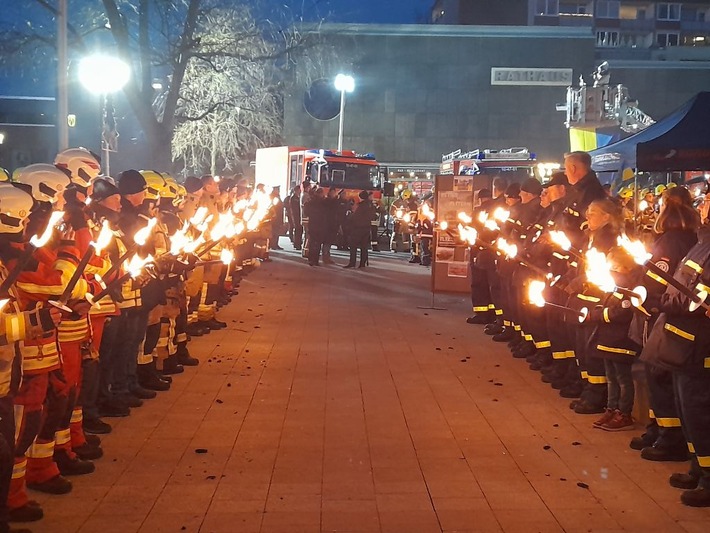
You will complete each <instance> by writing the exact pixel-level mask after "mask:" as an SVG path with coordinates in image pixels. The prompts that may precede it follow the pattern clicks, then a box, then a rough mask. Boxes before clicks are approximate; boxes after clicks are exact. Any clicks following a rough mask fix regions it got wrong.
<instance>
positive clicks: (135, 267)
mask: <svg viewBox="0 0 710 533" xmlns="http://www.w3.org/2000/svg"><path fill="white" fill-rule="evenodd" d="M153 260H154V259H153V256H152V255H150V254H149V255H148V257H146V258H145V259H143V258H141V257H139V256H138V254H136V255H134V256H133V257H131V258H130V259H129V260H128V263H126V270H127V271H128V273H129V274H130V275H131V277H132V278H133V279H135V278H137V277H138V276H140V274H141V272H142V271H143V268H144V267H145V265H147V264H148V263H152V262H153Z"/></svg>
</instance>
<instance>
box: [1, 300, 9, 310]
mask: <svg viewBox="0 0 710 533" xmlns="http://www.w3.org/2000/svg"><path fill="white" fill-rule="evenodd" d="M9 302H10V298H3V299H2V300H0V311H2V310H3V309H5V306H6V305H7V304H8V303H9Z"/></svg>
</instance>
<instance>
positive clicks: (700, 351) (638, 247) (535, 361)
mask: <svg viewBox="0 0 710 533" xmlns="http://www.w3.org/2000/svg"><path fill="white" fill-rule="evenodd" d="M628 198H629V197H628V195H626V194H622V195H621V197H619V196H617V197H611V196H610V195H609V190H608V189H605V188H604V187H603V186H602V185H601V183H600V182H599V180H598V179H597V176H596V175H595V173H594V172H593V171H592V169H591V159H590V157H589V155H588V154H587V153H585V152H573V153H570V154H568V155H567V156H566V158H565V166H564V172H558V173H556V174H554V175H553V176H552V178H551V179H550V180H549V181H548V182H547V183H546V184H545V185H542V184H540V183H539V182H538V181H537V180H535V179H534V178H530V179H528V180H527V181H525V182H523V183H522V184H520V185H518V184H508V183H507V182H506V181H505V179H503V178H500V177H499V178H496V179H495V180H494V181H493V187H492V191H490V190H486V189H484V190H481V191H478V199H479V204H478V206H477V207H476V209H475V212H474V213H473V216H472V217H470V219H468V220H466V221H465V222H464V223H463V224H462V225H461V226H460V233H461V236H462V237H463V238H466V239H467V240H468V241H469V243H470V244H471V247H470V254H471V255H470V257H471V262H470V268H471V301H472V305H473V311H474V313H473V315H472V316H470V317H469V318H468V320H467V322H468V323H469V324H480V325H482V326H483V327H484V332H485V333H486V334H487V335H490V336H491V337H492V339H493V341H495V342H501V343H507V344H508V346H509V348H510V350H511V352H512V355H513V357H515V358H520V359H525V360H526V361H527V362H528V363H529V365H530V368H531V369H532V370H534V371H539V372H540V373H541V378H542V381H543V382H545V383H549V384H550V385H551V386H552V388H553V389H555V390H557V391H559V394H560V396H562V397H563V398H569V399H570V400H571V403H570V408H571V409H573V410H574V411H575V413H579V414H582V415H596V416H595V417H594V420H593V421H592V424H593V426H594V427H595V428H599V429H600V430H604V431H621V430H633V429H634V428H635V424H634V419H633V418H632V410H633V407H634V398H635V389H634V388H635V380H634V374H633V373H632V368H639V369H641V370H642V372H641V374H640V375H641V376H642V377H643V378H645V379H640V380H638V379H637V380H636V381H637V383H642V384H643V385H642V386H644V387H646V388H647V389H648V397H649V399H650V412H649V415H650V423H649V424H648V426H647V427H646V430H645V432H644V433H643V434H642V435H640V436H636V437H634V438H633V439H632V440H631V442H630V446H631V448H633V449H635V450H639V451H640V455H641V458H643V459H646V460H649V461H687V460H690V468H689V470H688V471H687V472H680V473H677V474H673V475H672V476H671V478H670V480H669V482H670V485H671V486H672V487H675V488H679V489H682V490H683V492H682V494H681V501H682V502H683V503H684V504H686V505H689V506H710V328H708V324H710V322H708V320H709V318H708V317H710V311H708V310H709V309H710V307H709V306H708V305H707V303H705V298H706V297H707V295H708V293H710V279H709V275H710V239H708V238H707V236H708V231H709V227H708V226H707V225H703V224H702V222H703V221H702V220H701V215H700V213H699V212H698V210H697V209H695V208H694V199H693V198H692V196H691V194H690V192H689V191H688V189H687V188H686V187H683V186H677V187H673V186H671V187H663V190H661V191H660V195H659V196H658V197H657V198H655V197H654V195H653V194H651V195H650V196H647V197H646V198H645V199H644V202H647V203H648V204H650V203H651V202H653V203H654V204H656V206H657V208H658V209H657V210H654V209H653V208H652V207H651V206H650V205H643V206H641V209H636V208H633V206H630V205H629V201H628ZM652 212H653V216H652V217H651V214H652ZM639 214H640V217H639V218H638V219H636V217H637V216H639ZM630 219H631V220H630ZM638 220H642V221H643V222H644V224H634V222H635V221H638ZM630 222H631V223H630ZM635 228H638V229H635ZM644 242H646V243H647V244H646V245H645V246H644ZM646 250H648V251H646ZM708 303H710V302H708Z"/></svg>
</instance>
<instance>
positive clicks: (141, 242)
mask: <svg viewBox="0 0 710 533" xmlns="http://www.w3.org/2000/svg"><path fill="white" fill-rule="evenodd" d="M157 223H158V219H157V218H155V217H153V218H151V219H149V220H148V223H147V224H146V225H145V227H143V228H141V229H139V230H138V231H136V234H135V236H134V237H133V240H134V241H135V242H136V244H137V245H138V246H145V243H146V242H148V237H150V233H151V232H152V231H153V228H154V227H155V225H156V224H157Z"/></svg>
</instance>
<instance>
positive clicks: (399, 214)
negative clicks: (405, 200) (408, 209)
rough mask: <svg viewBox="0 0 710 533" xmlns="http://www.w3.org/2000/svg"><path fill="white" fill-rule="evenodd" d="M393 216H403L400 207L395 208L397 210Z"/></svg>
mask: <svg viewBox="0 0 710 533" xmlns="http://www.w3.org/2000/svg"><path fill="white" fill-rule="evenodd" d="M394 216H395V217H397V218H402V217H403V216H404V211H402V210H401V209H397V212H396V213H395V215H394Z"/></svg>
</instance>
